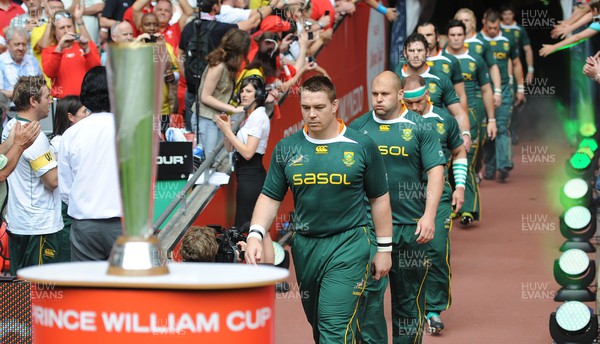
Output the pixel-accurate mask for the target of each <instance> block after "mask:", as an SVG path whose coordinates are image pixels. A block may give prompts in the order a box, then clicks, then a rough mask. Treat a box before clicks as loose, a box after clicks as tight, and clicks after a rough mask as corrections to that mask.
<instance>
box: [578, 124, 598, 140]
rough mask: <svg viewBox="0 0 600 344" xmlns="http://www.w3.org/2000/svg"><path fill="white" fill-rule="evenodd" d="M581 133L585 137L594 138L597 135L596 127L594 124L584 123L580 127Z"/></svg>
mask: <svg viewBox="0 0 600 344" xmlns="http://www.w3.org/2000/svg"><path fill="white" fill-rule="evenodd" d="M579 133H580V134H581V136H583V137H592V136H594V135H595V134H596V125H594V123H584V124H582V125H581V126H580V127H579Z"/></svg>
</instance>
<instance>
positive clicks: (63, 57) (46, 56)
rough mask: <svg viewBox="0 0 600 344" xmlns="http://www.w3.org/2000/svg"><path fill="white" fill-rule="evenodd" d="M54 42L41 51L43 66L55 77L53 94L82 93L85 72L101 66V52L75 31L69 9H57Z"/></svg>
mask: <svg viewBox="0 0 600 344" xmlns="http://www.w3.org/2000/svg"><path fill="white" fill-rule="evenodd" d="M52 24H53V25H52V28H51V29H53V30H54V38H55V39H56V41H57V42H58V43H57V44H55V45H52V46H49V47H47V48H44V49H43V51H42V68H43V69H44V73H46V75H47V76H48V77H50V78H51V79H52V95H54V96H55V97H57V98H62V97H63V96H65V95H68V94H73V95H79V92H80V90H81V82H82V80H83V77H84V75H85V73H86V72H87V71H88V70H90V69H91V68H92V67H95V66H99V65H100V54H99V53H98V48H96V45H95V44H94V42H90V41H89V39H88V38H87V37H85V35H78V34H76V33H75V27H74V23H73V18H72V16H71V14H69V12H56V13H55V14H54V21H53V23H52Z"/></svg>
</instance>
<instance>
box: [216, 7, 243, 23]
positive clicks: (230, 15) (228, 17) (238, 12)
mask: <svg viewBox="0 0 600 344" xmlns="http://www.w3.org/2000/svg"><path fill="white" fill-rule="evenodd" d="M250 12H251V10H246V9H243V8H237V7H233V6H231V5H221V11H220V12H219V14H217V21H220V22H222V23H229V24H237V23H239V22H241V21H244V20H248V18H250Z"/></svg>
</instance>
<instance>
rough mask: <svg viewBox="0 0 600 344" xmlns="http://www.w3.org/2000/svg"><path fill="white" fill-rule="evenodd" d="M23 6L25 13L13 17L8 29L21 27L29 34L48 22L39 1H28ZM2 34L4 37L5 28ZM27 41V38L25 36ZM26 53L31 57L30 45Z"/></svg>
mask: <svg viewBox="0 0 600 344" xmlns="http://www.w3.org/2000/svg"><path fill="white" fill-rule="evenodd" d="M25 6H27V13H23V14H21V15H19V16H16V17H14V18H13V19H11V21H10V27H21V28H23V29H25V30H27V33H28V34H30V33H31V31H32V30H33V29H34V28H36V27H38V26H41V25H43V24H45V23H46V22H48V18H47V17H46V13H44V9H43V8H42V6H41V0H29V1H25ZM4 32H5V35H6V28H4ZM27 38H28V41H29V36H27ZM27 50H28V51H27V52H28V53H29V54H31V55H33V50H32V47H31V44H29V43H28V44H27Z"/></svg>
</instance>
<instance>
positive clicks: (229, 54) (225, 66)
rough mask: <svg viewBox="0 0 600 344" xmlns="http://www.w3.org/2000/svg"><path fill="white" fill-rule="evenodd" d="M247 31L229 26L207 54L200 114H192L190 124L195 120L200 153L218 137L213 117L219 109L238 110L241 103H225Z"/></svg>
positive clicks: (244, 52) (245, 44)
mask: <svg viewBox="0 0 600 344" xmlns="http://www.w3.org/2000/svg"><path fill="white" fill-rule="evenodd" d="M249 48H250V35H249V34H248V33H247V32H244V31H242V30H239V29H238V30H230V31H228V32H227V33H226V34H225V36H223V40H222V41H221V45H220V46H219V47H218V48H217V49H215V50H214V51H213V52H211V53H210V54H208V56H207V57H206V60H207V62H208V67H207V68H206V69H205V70H204V73H203V74H202V79H201V82H200V88H199V90H198V99H199V101H200V114H196V116H193V117H192V127H194V128H196V121H197V123H198V131H196V133H197V135H198V141H197V142H199V143H201V144H202V147H203V148H204V154H206V156H207V157H208V156H210V154H211V153H212V152H213V150H214V149H215V148H216V147H217V145H218V144H219V142H221V140H222V135H221V132H220V131H219V128H217V126H216V124H215V118H216V116H218V115H219V114H221V113H223V112H231V113H241V112H244V109H243V108H242V107H241V106H233V105H230V104H229V101H230V98H231V95H232V93H233V88H234V83H235V78H236V76H237V74H238V71H239V70H240V66H241V63H242V61H243V60H244V59H245V58H246V56H247V55H248V50H249Z"/></svg>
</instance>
